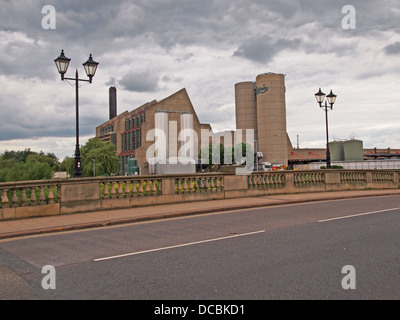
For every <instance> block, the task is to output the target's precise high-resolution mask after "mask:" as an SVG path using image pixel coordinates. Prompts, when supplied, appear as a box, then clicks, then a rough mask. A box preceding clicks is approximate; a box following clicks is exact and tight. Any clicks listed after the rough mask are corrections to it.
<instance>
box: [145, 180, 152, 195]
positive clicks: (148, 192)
mask: <svg viewBox="0 0 400 320" xmlns="http://www.w3.org/2000/svg"><path fill="white" fill-rule="evenodd" d="M144 191H145V192H146V196H149V195H151V194H150V180H147V181H146V188H145V190H144Z"/></svg>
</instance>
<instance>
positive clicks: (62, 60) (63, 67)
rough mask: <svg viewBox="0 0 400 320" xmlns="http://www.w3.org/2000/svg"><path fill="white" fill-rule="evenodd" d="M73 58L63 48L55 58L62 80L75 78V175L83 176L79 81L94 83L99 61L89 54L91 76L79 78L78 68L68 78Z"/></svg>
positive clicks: (85, 65)
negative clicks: (73, 74)
mask: <svg viewBox="0 0 400 320" xmlns="http://www.w3.org/2000/svg"><path fill="white" fill-rule="evenodd" d="M70 61H71V59H69V58H67V57H66V56H65V55H64V50H61V54H60V56H59V57H58V58H57V59H55V60H54V62H55V63H56V66H57V70H58V72H59V73H60V74H61V80H75V92H76V146H75V170H74V177H75V178H77V177H81V176H82V168H81V152H80V149H79V81H85V82H90V83H92V78H93V77H94V75H95V74H96V70H97V65H98V64H99V63H98V62H96V61H94V60H93V59H92V55H91V54H90V55H89V59H88V60H87V61H86V62H85V63H83V66H84V68H85V72H86V75H87V76H88V77H89V80H86V79H79V76H78V70H76V73H75V78H66V77H65V76H64V75H65V73H66V72H67V69H68V65H69V62H70Z"/></svg>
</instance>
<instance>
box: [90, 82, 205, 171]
mask: <svg viewBox="0 0 400 320" xmlns="http://www.w3.org/2000/svg"><path fill="white" fill-rule="evenodd" d="M109 97H110V98H109V120H108V121H106V122H105V123H103V124H101V125H99V126H98V127H97V128H96V137H98V138H99V139H101V140H103V141H108V142H112V143H113V144H114V145H115V146H116V153H117V156H118V157H119V159H120V172H119V174H121V175H125V174H128V173H129V166H128V163H129V160H130V159H135V160H136V161H137V166H138V167H139V168H140V173H141V174H150V173H154V171H152V167H151V166H150V165H149V162H148V159H147V158H146V151H147V149H148V148H149V147H150V146H151V145H152V144H154V141H146V137H147V134H148V132H149V131H150V130H151V129H154V128H155V127H157V128H160V129H162V130H165V131H166V132H167V131H169V130H168V129H167V128H168V125H169V123H170V121H171V122H172V123H173V124H174V125H175V124H176V126H177V130H179V131H180V130H181V129H182V128H186V127H188V126H189V127H191V128H192V129H193V130H195V131H196V133H197V134H198V136H199V137H200V136H201V130H202V129H207V130H208V131H210V132H212V130H211V126H210V125H209V124H202V123H200V121H199V119H198V117H197V115H196V112H195V110H194V108H193V105H192V103H191V101H190V98H189V96H188V94H187V91H186V89H181V90H179V91H178V92H176V93H174V94H173V95H171V96H169V97H167V98H165V99H163V100H161V101H157V100H153V101H151V102H147V103H145V104H144V105H142V106H140V107H138V108H136V109H134V110H133V111H124V112H123V113H121V114H119V115H118V113H117V90H116V88H115V87H111V88H110V89H109ZM156 122H157V123H156ZM167 136H168V134H167ZM168 140H170V141H171V142H168V143H171V144H173V143H176V145H175V148H174V146H172V145H168V147H167V150H171V149H172V150H174V149H175V150H177V151H178V150H179V149H180V147H181V145H182V143H178V141H177V139H175V142H173V141H174V139H168ZM168 140H167V141H168ZM177 151H176V154H177ZM169 156H171V155H169ZM136 161H135V163H136ZM163 170H164V173H172V172H168V171H166V168H164V169H163Z"/></svg>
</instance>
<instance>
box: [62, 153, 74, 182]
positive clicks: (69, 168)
mask: <svg viewBox="0 0 400 320" xmlns="http://www.w3.org/2000/svg"><path fill="white" fill-rule="evenodd" d="M74 167H75V159H74V158H71V157H65V158H64V160H63V161H62V162H61V164H60V171H66V172H67V173H68V174H69V175H70V177H73V176H74Z"/></svg>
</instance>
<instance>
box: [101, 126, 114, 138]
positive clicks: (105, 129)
mask: <svg viewBox="0 0 400 320" xmlns="http://www.w3.org/2000/svg"><path fill="white" fill-rule="evenodd" d="M110 132H114V125H113V124H111V125H109V126H107V127H102V128H100V136H105V135H106V134H107V133H110Z"/></svg>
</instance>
